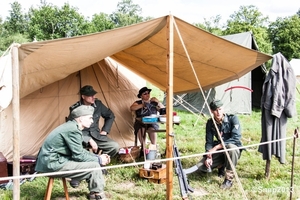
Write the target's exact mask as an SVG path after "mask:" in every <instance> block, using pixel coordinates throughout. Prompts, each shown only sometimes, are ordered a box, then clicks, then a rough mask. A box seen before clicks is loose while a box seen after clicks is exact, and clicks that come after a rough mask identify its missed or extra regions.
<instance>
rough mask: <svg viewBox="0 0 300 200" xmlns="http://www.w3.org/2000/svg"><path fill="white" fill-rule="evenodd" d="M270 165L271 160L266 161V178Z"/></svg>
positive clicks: (268, 175)
mask: <svg viewBox="0 0 300 200" xmlns="http://www.w3.org/2000/svg"><path fill="white" fill-rule="evenodd" d="M270 165H271V160H267V161H266V168H265V177H266V179H268V180H269V179H270Z"/></svg>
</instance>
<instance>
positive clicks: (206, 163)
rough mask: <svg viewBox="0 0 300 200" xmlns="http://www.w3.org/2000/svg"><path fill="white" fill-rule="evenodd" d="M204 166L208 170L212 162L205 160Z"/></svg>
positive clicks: (208, 159)
mask: <svg viewBox="0 0 300 200" xmlns="http://www.w3.org/2000/svg"><path fill="white" fill-rule="evenodd" d="M204 164H205V166H206V167H207V168H210V166H211V165H212V164H213V160H212V159H211V158H206V160H205V162H204Z"/></svg>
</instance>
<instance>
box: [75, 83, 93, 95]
mask: <svg viewBox="0 0 300 200" xmlns="http://www.w3.org/2000/svg"><path fill="white" fill-rule="evenodd" d="M79 92H80V94H81V95H85V96H94V95H95V94H96V93H97V92H96V91H95V90H94V88H93V87H92V86H90V85H85V86H83V87H82V88H81V89H80V91H79Z"/></svg>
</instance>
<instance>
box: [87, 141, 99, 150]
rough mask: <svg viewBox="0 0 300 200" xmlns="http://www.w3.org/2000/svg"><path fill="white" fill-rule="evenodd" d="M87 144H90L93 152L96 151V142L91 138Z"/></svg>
mask: <svg viewBox="0 0 300 200" xmlns="http://www.w3.org/2000/svg"><path fill="white" fill-rule="evenodd" d="M89 144H90V145H91V147H92V149H93V152H97V151H98V145H97V143H96V142H95V141H94V140H93V139H92V138H91V139H90V140H89Z"/></svg>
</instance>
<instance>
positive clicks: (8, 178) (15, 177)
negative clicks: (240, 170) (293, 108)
mask: <svg viewBox="0 0 300 200" xmlns="http://www.w3.org/2000/svg"><path fill="white" fill-rule="evenodd" d="M293 138H294V136H291V137H286V138H282V139H277V140H272V141H268V142H261V143H257V144H251V145H247V146H242V147H237V148H232V149H223V150H218V151H217V152H215V153H221V152H227V151H233V150H237V149H247V148H249V147H254V146H260V145H264V144H270V143H274V142H279V141H283V140H289V139H293ZM207 154H210V153H199V154H192V155H187V156H180V157H177V158H164V159H157V160H155V162H166V161H174V160H178V159H180V160H181V159H187V158H194V157H201V156H204V155H207ZM149 162H153V160H149V161H144V162H133V163H127V164H120V165H113V166H103V167H97V168H90V169H80V170H72V171H60V172H49V173H39V174H30V175H20V176H9V177H3V178H0V181H4V180H11V179H24V178H35V177H44V176H57V175H61V174H71V173H77V172H86V171H94V170H102V169H115V168H121V167H131V166H139V165H144V164H145V163H149Z"/></svg>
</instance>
